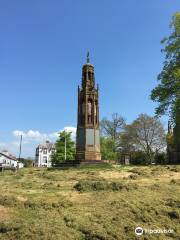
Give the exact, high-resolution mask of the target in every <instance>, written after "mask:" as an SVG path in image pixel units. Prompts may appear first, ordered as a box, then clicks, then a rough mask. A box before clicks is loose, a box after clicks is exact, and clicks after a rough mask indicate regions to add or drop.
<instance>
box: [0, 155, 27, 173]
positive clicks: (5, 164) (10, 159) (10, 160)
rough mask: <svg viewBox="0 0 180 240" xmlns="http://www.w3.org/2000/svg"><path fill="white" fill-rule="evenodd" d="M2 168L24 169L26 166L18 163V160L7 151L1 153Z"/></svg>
mask: <svg viewBox="0 0 180 240" xmlns="http://www.w3.org/2000/svg"><path fill="white" fill-rule="evenodd" d="M0 167H1V168H5V169H13V168H14V169H15V168H22V167H24V164H23V163H21V162H18V160H17V158H16V157H15V156H13V155H12V154H10V153H9V152H8V151H7V150H3V151H2V152H0Z"/></svg>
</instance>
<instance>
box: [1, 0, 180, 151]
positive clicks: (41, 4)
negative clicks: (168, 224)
mask: <svg viewBox="0 0 180 240" xmlns="http://www.w3.org/2000/svg"><path fill="white" fill-rule="evenodd" d="M179 10H180V1H179V0H151V1H145V0H138V1H135V0H121V1H120V0H91V1H90V0H76V1H74V0H53V1H50V0H38V1H37V0H31V1H24V0H16V1H13V0H11V1H10V0H1V1H0V83H1V85H0V86H1V93H0V102H1V120H0V149H2V148H9V149H10V150H11V151H12V152H13V153H15V154H17V152H18V149H17V146H18V144H17V143H18V138H17V137H16V136H14V135H16V134H14V135H13V131H15V130H19V131H23V132H24V133H26V136H25V140H26V141H25V142H24V149H23V156H33V155H34V146H35V145H36V144H37V143H38V141H40V139H38V140H37V139H36V142H35V137H36V136H37V135H39V133H40V134H44V136H45V137H46V134H51V133H54V132H57V131H59V130H60V129H63V128H64V127H67V126H73V127H76V116H77V114H76V110H77V86H78V84H80V82H81V68H82V65H83V64H84V63H85V58H86V52H87V50H89V51H90V58H91V62H92V63H93V64H94V65H95V74H96V81H97V82H98V83H99V85H100V114H101V118H102V117H104V116H107V117H110V116H111V114H112V113H114V112H118V113H119V114H121V115H122V116H124V117H125V118H126V120H127V122H131V121H133V120H134V119H135V118H136V117H137V116H138V114H140V113H147V114H150V115H153V114H154V107H155V104H154V103H153V102H152V101H151V100H150V99H149V94H150V91H151V89H152V88H153V87H154V86H156V84H157V81H156V77H157V74H158V73H159V72H160V71H161V69H162V63H163V60H164V56H163V54H162V53H161V51H160V50H161V48H162V46H161V44H160V40H161V39H162V38H163V37H164V36H167V35H169V33H170V29H169V23H170V20H171V17H172V15H173V14H174V13H175V12H177V11H179ZM29 130H32V132H31V133H32V134H29V135H33V132H34V131H36V133H35V136H34V138H33V136H31V137H32V138H29V139H28V136H29V135H28V133H27V132H28V131H29ZM37 131H38V132H37Z"/></svg>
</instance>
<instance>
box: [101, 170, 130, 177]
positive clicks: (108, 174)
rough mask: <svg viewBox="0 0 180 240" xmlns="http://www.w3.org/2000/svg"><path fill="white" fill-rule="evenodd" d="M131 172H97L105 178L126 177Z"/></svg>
mask: <svg viewBox="0 0 180 240" xmlns="http://www.w3.org/2000/svg"><path fill="white" fill-rule="evenodd" d="M131 174H132V173H131V172H118V171H117V172H115V171H111V172H110V171H101V172H99V176H100V177H102V178H105V179H119V178H126V177H128V176H129V175H131Z"/></svg>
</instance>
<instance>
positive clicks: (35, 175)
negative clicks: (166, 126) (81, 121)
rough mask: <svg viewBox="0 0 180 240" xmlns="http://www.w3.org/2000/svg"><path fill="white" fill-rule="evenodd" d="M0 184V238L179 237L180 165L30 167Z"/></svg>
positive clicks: (7, 174)
mask: <svg viewBox="0 0 180 240" xmlns="http://www.w3.org/2000/svg"><path fill="white" fill-rule="evenodd" d="M0 186H1V189H0V239H4V240H19V239H20V240H26V239H32V240H41V239H42V240H47V239H48V240H53V239H57V240H71V239H76V240H115V239H119V240H124V239H128V240H133V239H144V240H148V239H162V240H166V239H176V240H177V239H180V237H179V236H180V166H151V167H131V166H128V167H120V166H119V167H109V166H104V167H103V166H102V167H96V166H94V167H82V168H77V169H68V170H47V169H38V168H30V169H22V170H19V171H18V172H17V173H14V172H3V173H0ZM137 226H140V227H143V228H147V229H173V231H174V232H173V233H167V234H147V233H146V234H143V235H142V236H136V235H135V233H134V230H135V228H136V227H137Z"/></svg>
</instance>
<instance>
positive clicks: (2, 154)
mask: <svg viewBox="0 0 180 240" xmlns="http://www.w3.org/2000/svg"><path fill="white" fill-rule="evenodd" d="M0 155H1V156H3V157H6V158H8V159H10V160H14V161H17V159H16V157H14V156H12V155H9V156H8V155H6V154H4V153H0Z"/></svg>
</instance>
